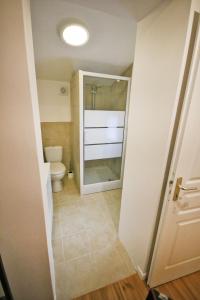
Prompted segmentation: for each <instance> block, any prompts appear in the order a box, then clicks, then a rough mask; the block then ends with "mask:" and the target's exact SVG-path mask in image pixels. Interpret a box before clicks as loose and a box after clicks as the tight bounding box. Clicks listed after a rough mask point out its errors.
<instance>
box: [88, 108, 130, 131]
mask: <svg viewBox="0 0 200 300" xmlns="http://www.w3.org/2000/svg"><path fill="white" fill-rule="evenodd" d="M124 122H125V111H107V110H85V112H84V127H124Z"/></svg>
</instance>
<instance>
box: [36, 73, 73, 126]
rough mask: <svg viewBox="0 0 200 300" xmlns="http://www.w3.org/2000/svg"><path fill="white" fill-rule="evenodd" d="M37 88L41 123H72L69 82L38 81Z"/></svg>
mask: <svg viewBox="0 0 200 300" xmlns="http://www.w3.org/2000/svg"><path fill="white" fill-rule="evenodd" d="M37 86H38V97H39V107H40V119H41V122H71V108H70V84H69V82H64V81H53V80H43V79H38V80H37ZM62 87H64V88H66V93H65V94H62V93H61V91H60V89H61V88H62Z"/></svg>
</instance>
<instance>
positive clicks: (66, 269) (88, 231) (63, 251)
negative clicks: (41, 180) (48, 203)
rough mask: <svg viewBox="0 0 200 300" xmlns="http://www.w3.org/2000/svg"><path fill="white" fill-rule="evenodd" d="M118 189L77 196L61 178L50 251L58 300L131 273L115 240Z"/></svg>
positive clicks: (71, 296)
mask: <svg viewBox="0 0 200 300" xmlns="http://www.w3.org/2000/svg"><path fill="white" fill-rule="evenodd" d="M120 204H121V190H120V189H118V190H112V191H107V192H103V193H95V194H90V195H83V196H80V195H79V192H78V190H77V188H76V186H75V183H74V181H73V180H67V178H66V177H65V179H64V189H63V191H62V192H59V193H56V194H54V226H53V251H54V257H55V266H56V290H57V297H58V300H69V299H72V298H74V297H77V296H80V295H82V294H85V293H88V292H90V291H92V290H95V289H97V288H100V287H102V286H105V285H107V284H110V283H112V282H114V281H116V280H120V279H122V278H124V277H126V276H129V275H130V274H132V273H133V272H134V269H133V266H132V263H131V261H130V258H129V257H128V254H127V253H126V251H125V249H124V248H123V246H122V245H121V243H120V242H119V241H118V239H117V230H118V229H117V228H118V222H119V212H120Z"/></svg>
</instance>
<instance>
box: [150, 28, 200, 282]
mask: <svg viewBox="0 0 200 300" xmlns="http://www.w3.org/2000/svg"><path fill="white" fill-rule="evenodd" d="M194 53H195V54H194V58H193V63H192V67H191V74H190V77H189V81H188V89H187V92H186V97H187V98H186V104H187V107H188V110H185V112H186V111H187V114H186V115H187V118H185V122H184V126H185V127H184V128H182V135H180V136H181V138H180V139H179V141H178V146H177V148H176V149H178V150H177V152H176V159H175V163H174V168H175V169H174V172H173V174H174V178H175V180H174V183H173V186H172V189H171V193H170V194H169V195H166V197H168V200H169V201H168V202H167V203H166V207H165V212H164V213H163V215H162V223H161V225H160V228H159V235H158V236H157V241H156V247H155V250H154V254H153V259H152V264H151V268H150V274H149V278H148V284H149V285H150V286H151V287H153V286H157V285H160V284H162V283H165V282H167V281H171V280H173V279H176V278H179V277H181V276H184V275H187V274H190V273H192V272H195V271H197V270H200V66H199V59H200V36H199V33H198V35H197V40H196V46H195V52H194ZM180 178H181V179H180Z"/></svg>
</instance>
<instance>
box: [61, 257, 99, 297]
mask: <svg viewBox="0 0 200 300" xmlns="http://www.w3.org/2000/svg"><path fill="white" fill-rule="evenodd" d="M91 259H92V258H91V256H90V255H86V256H83V257H81V258H79V259H74V260H71V261H69V262H65V263H64V264H61V265H60V266H57V269H56V273H57V274H58V275H57V277H56V279H57V282H56V285H57V290H61V291H62V293H63V294H64V293H66V294H68V296H69V297H71V298H74V297H77V296H80V295H82V294H84V293H87V292H89V291H92V290H93V289H94V288H95V285H94V283H95V282H94V280H93V274H94V272H95V267H94V263H93V262H92V261H91Z"/></svg>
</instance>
